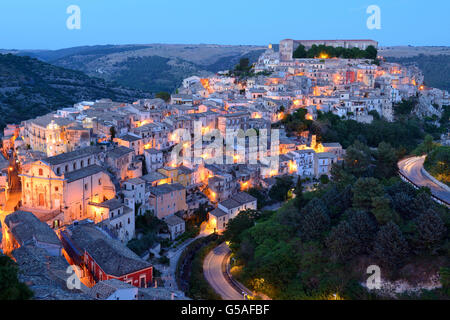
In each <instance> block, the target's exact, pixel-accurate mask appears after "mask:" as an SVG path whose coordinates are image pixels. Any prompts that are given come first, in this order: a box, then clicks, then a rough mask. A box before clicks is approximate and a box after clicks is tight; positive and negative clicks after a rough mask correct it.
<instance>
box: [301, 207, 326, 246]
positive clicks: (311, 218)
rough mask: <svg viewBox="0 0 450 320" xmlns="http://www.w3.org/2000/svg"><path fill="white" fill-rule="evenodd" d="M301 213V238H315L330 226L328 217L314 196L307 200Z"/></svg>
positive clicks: (324, 208)
mask: <svg viewBox="0 0 450 320" xmlns="http://www.w3.org/2000/svg"><path fill="white" fill-rule="evenodd" d="M302 214H303V218H302V221H301V224H300V232H301V236H302V239H303V240H305V241H311V240H317V239H319V238H320V237H321V235H322V234H323V233H324V232H325V231H327V230H328V229H329V228H330V217H329V216H328V213H327V209H326V207H325V206H324V204H323V201H321V200H320V199H318V198H314V199H312V200H311V201H309V202H308V204H307V205H306V206H305V207H304V208H303V210H302Z"/></svg>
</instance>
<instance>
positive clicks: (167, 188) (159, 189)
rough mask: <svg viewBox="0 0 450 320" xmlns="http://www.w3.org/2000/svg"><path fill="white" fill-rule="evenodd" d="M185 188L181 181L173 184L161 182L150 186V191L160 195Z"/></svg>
mask: <svg viewBox="0 0 450 320" xmlns="http://www.w3.org/2000/svg"><path fill="white" fill-rule="evenodd" d="M184 189H185V188H184V187H183V186H182V185H181V184H179V183H173V184H167V183H165V184H160V185H159V186H156V187H150V193H152V194H154V195H156V196H160V195H163V194H167V193H171V192H173V191H178V190H184Z"/></svg>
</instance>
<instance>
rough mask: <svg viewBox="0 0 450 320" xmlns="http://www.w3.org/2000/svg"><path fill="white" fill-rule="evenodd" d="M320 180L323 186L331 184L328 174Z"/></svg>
mask: <svg viewBox="0 0 450 320" xmlns="http://www.w3.org/2000/svg"><path fill="white" fill-rule="evenodd" d="M319 179H320V183H321V184H327V183H328V182H330V179H329V178H328V176H327V175H326V174H323V175H321V176H320V178H319Z"/></svg>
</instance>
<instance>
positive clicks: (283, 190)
mask: <svg viewBox="0 0 450 320" xmlns="http://www.w3.org/2000/svg"><path fill="white" fill-rule="evenodd" d="M293 184H294V182H293V181H292V176H284V177H276V182H275V185H274V186H273V187H272V188H271V189H270V191H269V197H270V198H271V199H272V200H275V201H280V202H281V201H286V200H287V197H288V191H289V190H291V189H292V187H293Z"/></svg>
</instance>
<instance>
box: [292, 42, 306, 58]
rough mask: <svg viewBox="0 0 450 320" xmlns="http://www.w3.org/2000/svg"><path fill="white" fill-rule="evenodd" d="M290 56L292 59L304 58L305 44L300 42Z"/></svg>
mask: <svg viewBox="0 0 450 320" xmlns="http://www.w3.org/2000/svg"><path fill="white" fill-rule="evenodd" d="M292 57H293V58H294V59H301V58H306V50H305V46H304V45H302V44H300V45H299V46H298V47H297V49H295V51H294V53H293V55H292Z"/></svg>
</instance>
